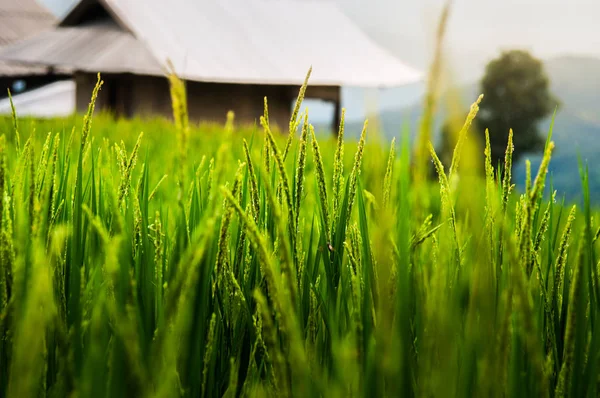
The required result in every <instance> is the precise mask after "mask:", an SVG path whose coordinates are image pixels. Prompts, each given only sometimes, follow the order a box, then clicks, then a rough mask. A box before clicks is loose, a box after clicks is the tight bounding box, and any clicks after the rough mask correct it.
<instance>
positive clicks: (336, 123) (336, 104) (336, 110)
mask: <svg viewBox="0 0 600 398" xmlns="http://www.w3.org/2000/svg"><path fill="white" fill-rule="evenodd" d="M341 117H342V106H341V101H340V100H339V99H337V100H335V101H333V123H332V125H333V126H332V128H333V134H334V135H335V136H336V137H337V136H338V133H339V131H340V118H341Z"/></svg>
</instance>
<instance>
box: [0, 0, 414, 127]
mask: <svg viewBox="0 0 600 398" xmlns="http://www.w3.org/2000/svg"><path fill="white" fill-rule="evenodd" d="M0 60H5V61H12V62H21V63H25V64H27V65H31V66H35V67H46V68H48V67H51V68H67V69H70V70H73V73H74V80H75V83H76V99H75V103H76V108H77V110H78V111H82V110H84V109H85V108H86V107H87V105H88V102H89V97H90V94H91V91H92V89H93V86H94V84H95V82H96V74H97V73H98V72H100V73H101V74H102V79H103V80H104V86H103V88H102V90H101V92H100V95H99V97H98V101H97V108H98V109H108V110H110V111H112V112H114V113H115V114H117V115H119V116H124V117H131V116H137V115H142V116H145V115H156V114H159V115H165V116H170V115H171V100H170V95H169V84H168V80H167V79H166V76H165V72H166V70H167V66H168V65H172V66H173V68H174V70H175V72H176V73H177V74H178V75H179V76H180V77H181V78H182V79H184V80H185V81H186V87H187V93H188V107H189V115H190V118H191V119H192V120H196V121H222V120H224V118H225V117H226V114H227V112H228V111H229V110H232V111H234V112H235V115H236V120H241V121H243V122H255V121H256V120H257V119H258V117H259V116H260V115H261V114H262V111H263V98H264V97H265V96H266V97H268V100H269V116H270V120H271V121H272V122H275V123H276V124H278V125H279V126H281V127H284V126H286V125H287V123H288V121H289V118H290V116H291V110H292V107H293V105H292V104H293V102H294V99H295V98H296V96H297V94H298V89H299V87H300V85H301V84H302V81H303V80H304V77H305V75H306V72H307V70H308V68H309V67H311V66H312V67H313V73H312V75H311V79H310V85H309V89H308V90H307V93H306V97H307V98H314V99H320V100H324V101H329V102H332V103H334V104H335V107H334V109H335V111H334V112H335V113H336V117H335V118H334V120H338V119H339V118H338V117H337V116H339V108H340V101H341V98H340V97H341V94H340V93H341V87H342V86H355V87H370V88H377V87H380V88H384V87H397V86H402V85H405V84H409V83H414V82H416V81H418V80H420V79H421V73H420V72H419V71H417V70H415V69H413V68H411V67H410V66H408V65H406V64H404V63H403V62H402V61H401V60H399V59H397V58H395V57H394V56H392V55H391V54H390V53H388V52H386V50H384V49H383V48H382V47H380V46H378V45H377V44H376V43H375V42H374V41H372V40H371V39H370V38H369V37H367V35H366V34H365V33H364V32H362V31H361V30H360V29H359V28H358V27H357V26H356V25H355V24H354V23H353V22H352V21H351V20H350V19H349V18H348V17H346V16H345V15H344V14H343V13H342V11H341V10H339V9H338V8H337V7H336V5H335V4H333V3H332V2H329V1H315V0H308V1H306V0H302V1H300V0H218V1H217V0H195V1H191V0H170V1H164V0H145V1H143V2H141V1H139V0H82V1H81V2H80V3H79V4H78V5H76V6H75V7H73V9H72V10H71V11H70V12H69V13H68V14H67V15H66V16H65V17H64V18H63V19H62V20H61V21H60V22H59V23H58V25H57V26H56V27H55V28H54V29H53V30H51V31H47V32H43V33H40V34H38V35H36V36H34V37H31V38H29V39H26V40H22V41H20V42H18V43H16V44H14V45H11V46H9V47H8V48H5V49H3V50H2V51H0Z"/></svg>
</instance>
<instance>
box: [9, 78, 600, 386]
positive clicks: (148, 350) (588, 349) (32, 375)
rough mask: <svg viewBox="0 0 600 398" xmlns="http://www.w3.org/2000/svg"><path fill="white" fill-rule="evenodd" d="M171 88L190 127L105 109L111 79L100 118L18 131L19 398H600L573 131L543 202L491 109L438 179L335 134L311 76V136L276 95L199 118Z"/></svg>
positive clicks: (592, 260) (13, 307) (13, 382)
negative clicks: (318, 121) (244, 114)
mask: <svg viewBox="0 0 600 398" xmlns="http://www.w3.org/2000/svg"><path fill="white" fill-rule="evenodd" d="M309 75H310V72H309ZM170 82H171V89H172V91H171V94H172V101H173V107H174V116H175V117H174V118H173V120H172V121H169V120H163V119H158V118H157V119H153V120H145V121H144V120H115V119H113V118H112V117H111V116H110V115H105V114H103V113H102V112H101V111H99V110H95V100H96V98H97V95H98V92H99V91H98V90H100V87H101V79H99V80H98V85H97V86H96V89H95V90H94V91H93V92H92V96H91V101H90V105H89V109H88V112H87V113H86V114H85V115H84V116H83V117H82V115H78V116H77V117H75V116H73V117H69V118H67V119H60V120H59V119H57V120H30V123H28V122H27V121H24V119H19V120H17V119H16V117H15V118H12V117H7V118H1V119H0V128H4V130H3V131H8V132H13V131H15V125H17V126H18V132H19V135H20V136H21V137H23V138H24V142H23V145H22V147H21V148H20V150H19V151H14V150H13V149H11V148H13V146H12V145H13V140H12V135H11V134H7V135H6V136H2V137H0V199H1V200H0V397H8V396H11V397H12V396H19V397H33V396H36V397H40V396H43V397H55V396H86V397H88V396H89V397H106V396H111V397H112V396H139V397H223V396H227V397H234V396H235V397H267V396H268V397H271V396H288V397H324V396H327V397H330V396H331V397H348V396H352V397H362V396H365V397H366V396H406V397H422V396H450V397H463V396H497V397H529V396H547V397H558V396H577V397H580V396H581V397H595V396H597V395H598V391H599V387H600V383H599V379H598V360H599V358H600V355H599V354H600V337H598V333H596V332H597V329H598V327H600V316H599V313H598V300H599V298H600V294H599V293H600V292H599V283H600V280H599V279H598V259H597V253H596V250H597V249H598V235H599V233H598V232H597V231H598V230H600V229H599V228H598V219H599V218H600V213H599V212H598V211H597V209H595V208H594V207H593V206H592V205H591V203H590V202H591V200H590V195H591V194H590V192H589V186H588V183H589V182H588V174H587V168H586V167H584V166H583V164H582V166H581V169H580V173H581V182H582V198H583V200H582V204H574V203H567V202H565V201H564V200H563V201H562V202H558V201H556V198H557V197H559V196H558V195H560V193H559V192H555V191H554V190H553V187H552V183H551V182H550V183H549V182H548V167H549V164H550V162H551V160H552V154H553V149H554V147H553V146H554V144H553V143H552V140H551V137H552V130H550V132H549V134H548V141H547V145H546V149H545V153H544V158H543V161H542V162H541V165H540V167H539V169H538V170H537V174H536V175H535V177H534V178H532V173H531V166H530V164H529V165H528V167H527V176H526V187H525V191H524V192H520V191H519V190H518V189H517V188H516V187H515V185H514V183H515V181H513V176H512V171H511V168H512V166H511V164H512V153H513V146H512V132H510V134H509V139H508V142H507V150H506V156H505V161H504V164H500V165H498V167H496V166H495V165H492V163H491V160H490V159H491V155H490V146H489V139H488V140H486V142H485V143H484V144H485V146H482V147H481V148H479V143H477V142H476V141H475V137H474V135H473V134H469V133H468V132H469V130H470V125H471V124H472V122H473V120H474V118H476V117H477V116H476V111H477V105H478V104H479V101H485V99H482V98H478V99H476V101H475V102H474V104H473V106H472V108H471V112H470V113H469V114H468V115H467V118H466V119H465V123H464V125H463V127H462V129H458V130H459V132H460V134H459V135H458V137H457V140H456V147H455V150H454V158H453V160H452V164H451V165H450V167H449V168H448V169H445V168H444V165H443V164H442V162H441V161H440V159H439V158H438V156H437V154H436V152H435V150H434V149H433V147H432V146H430V147H429V154H428V156H430V159H431V160H432V161H433V164H434V167H435V168H436V171H437V181H433V180H428V179H426V178H423V179H419V178H418V175H416V174H415V169H414V168H413V166H415V167H416V164H417V163H418V162H416V161H417V159H419V157H418V156H417V154H413V153H411V152H412V150H411V149H412V148H411V143H410V131H409V130H408V129H405V130H404V131H402V136H401V137H398V139H393V140H391V142H390V143H387V144H385V145H380V144H379V143H374V142H373V137H374V136H375V135H376V132H373V134H372V133H371V130H368V129H367V127H369V125H368V124H367V123H366V122H365V124H364V127H363V130H362V134H361V137H360V139H358V140H356V141H355V142H353V141H352V140H350V139H348V138H347V134H345V133H344V129H345V127H344V123H345V122H344V120H345V117H346V115H345V112H343V113H342V118H341V120H340V129H339V131H338V136H337V139H331V140H328V139H326V138H323V137H320V136H319V134H318V132H317V131H315V127H314V126H313V124H311V121H310V118H309V114H308V112H306V113H303V114H301V115H300V111H299V107H300V105H299V104H300V103H301V98H302V97H303V95H304V91H305V90H306V86H307V83H305V84H304V85H303V88H302V89H301V91H300V94H299V98H298V101H297V102H296V104H297V106H298V110H297V112H296V113H293V114H292V118H291V120H290V130H293V131H294V132H295V131H296V129H297V128H299V127H300V124H302V126H301V132H300V134H299V136H298V137H296V135H295V133H294V134H291V133H290V134H283V135H279V134H276V133H275V132H274V131H275V130H272V128H271V126H270V124H269V115H268V113H269V110H268V106H267V100H266V99H265V100H264V104H263V105H264V110H263V115H262V117H261V125H262V128H258V129H257V128H255V127H254V126H245V125H243V124H239V123H234V115H233V114H230V116H229V119H228V122H227V123H225V125H222V124H210V123H203V124H199V125H192V124H190V123H189V121H187V109H186V100H185V90H184V86H183V83H182V82H181V81H179V80H177V79H176V78H175V76H174V75H173V76H172V77H171V80H170ZM307 82H308V76H307ZM430 105H431V104H430ZM15 114H16V113H15ZM25 120H26V119H25ZM67 122H68V123H69V124H67ZM92 122H93V123H92ZM430 122H431V120H429V121H423V123H424V124H423V126H424V127H423V128H426V127H427V125H428V123H430ZM64 125H70V126H72V128H71V127H69V129H66V130H65V129H64V128H63V126H64ZM36 131H44V134H43V135H42V134H37V133H36ZM142 131H143V135H142V134H141V132H142ZM367 131H369V134H367ZM74 132H79V133H74ZM165 132H170V133H172V134H173V135H176V136H178V137H179V138H178V139H177V140H172V139H171V137H169V136H168V134H165ZM488 134H489V133H488ZM25 137H27V140H25ZM172 141H173V142H172ZM309 147H310V149H309ZM480 149H481V150H480ZM308 151H310V152H311V154H312V156H311V155H309V154H307V152H308ZM349 151H350V152H351V153H353V154H354V156H353V157H352V158H350V157H347V158H346V157H345V155H344V154H345V153H348V152H349ZM383 153H385V155H384V156H382V154H383ZM192 154H193V156H192ZM428 161H429V160H428ZM477 163H479V166H478V167H479V168H477V167H476V166H475V165H476V164H477ZM480 170H481V171H482V172H481V173H479V171H480ZM171 175H174V176H175V178H169V177H167V176H171ZM423 177H425V176H424V175H423ZM547 188H549V192H550V194H549V195H546V191H547Z"/></svg>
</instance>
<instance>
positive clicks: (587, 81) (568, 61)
mask: <svg viewBox="0 0 600 398" xmlns="http://www.w3.org/2000/svg"><path fill="white" fill-rule="evenodd" d="M545 66H546V71H547V73H548V76H549V77H550V81H551V89H552V91H553V92H554V93H555V94H556V95H557V96H558V98H560V100H561V102H562V107H561V109H560V111H559V112H558V113H557V115H556V120H555V126H554V134H553V139H554V141H555V143H556V146H557V149H556V152H555V156H554V157H553V160H552V163H551V167H550V169H551V172H552V175H553V180H554V186H555V188H556V189H557V190H558V191H559V192H560V193H564V194H565V195H566V197H567V200H575V199H577V198H578V197H579V194H580V188H581V183H580V180H579V174H578V156H579V155H581V158H582V159H583V160H584V161H587V162H588V164H589V165H590V189H591V190H592V191H593V192H596V193H598V194H600V160H598V154H600V59H596V58H591V57H581V56H564V57H558V58H552V59H549V60H546V61H545ZM461 93H462V102H463V104H464V106H465V110H466V109H467V106H468V104H469V103H470V102H472V101H473V100H474V99H476V98H477V96H478V95H479V91H478V85H477V83H472V84H468V85H466V86H464V87H463V88H462V90H461ZM421 110H422V104H421V102H417V103H415V104H413V105H411V106H409V107H406V108H403V109H398V110H395V111H384V112H381V114H380V115H379V118H378V120H377V123H378V125H379V126H381V127H382V130H383V132H384V134H385V135H386V136H387V137H388V138H391V137H393V136H396V137H397V136H398V135H399V132H400V131H401V127H402V125H403V124H404V123H405V122H408V123H409V124H410V125H411V126H413V128H412V129H411V132H413V134H414V133H415V132H416V127H417V126H418V122H419V119H420V117H421ZM442 120H443V109H442V110H441V111H440V112H439V113H438V115H437V116H436V129H435V136H434V140H435V141H436V142H437V140H438V136H439V126H440V124H441V121H442ZM549 126H550V119H547V120H544V121H543V122H542V123H541V130H542V131H543V132H547V131H548V128H549ZM361 127H362V121H356V122H349V123H347V129H348V135H349V136H356V135H358V134H359V133H360V129H361ZM528 158H529V159H530V160H531V162H532V167H533V168H535V167H537V165H538V156H535V155H531V156H528ZM524 171H525V166H524V160H523V161H521V162H520V163H519V164H516V165H515V170H514V174H515V179H516V183H517V185H518V186H519V187H522V186H523V182H524V175H525V172H524ZM597 196H599V199H598V201H599V202H600V195H597Z"/></svg>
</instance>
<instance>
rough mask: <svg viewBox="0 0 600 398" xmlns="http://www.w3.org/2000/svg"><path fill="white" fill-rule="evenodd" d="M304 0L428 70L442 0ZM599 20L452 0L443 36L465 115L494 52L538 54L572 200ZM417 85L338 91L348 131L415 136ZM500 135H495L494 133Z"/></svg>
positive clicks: (322, 116) (595, 178)
mask: <svg viewBox="0 0 600 398" xmlns="http://www.w3.org/2000/svg"><path fill="white" fill-rule="evenodd" d="M5 1H6V0H5ZM9 1H17V0H9ZM37 1H38V2H39V3H40V4H41V5H43V6H44V7H46V8H47V9H48V10H50V12H51V13H52V14H54V16H55V17H56V18H57V19H60V18H62V17H63V16H65V15H67V13H68V12H69V11H70V10H71V9H72V8H73V7H74V6H75V5H76V3H77V0H37ZM190 1H192V0H190ZM273 1H274V2H276V0H273ZM303 1H315V2H319V1H332V2H334V3H336V4H337V5H338V6H339V8H340V9H341V10H342V11H343V13H344V14H346V15H347V16H348V17H349V18H351V20H352V21H353V22H354V23H355V24H356V25H357V26H358V27H359V28H360V29H361V30H362V31H364V32H365V33H366V34H367V35H368V36H369V37H370V38H371V39H373V40H374V41H375V42H376V43H377V44H379V45H380V46H382V47H383V48H385V49H386V50H388V51H389V52H390V53H391V54H393V55H394V56H395V57H397V58H398V59H400V60H401V61H402V62H404V63H405V64H406V65H409V66H411V67H413V68H415V69H416V70H420V71H423V72H424V73H427V71H428V68H429V66H430V63H431V61H432V55H433V48H434V44H435V32H436V29H437V25H438V22H439V16H440V12H441V10H442V8H443V6H444V3H445V2H444V1H441V0H414V1H397V0H303ZM599 18H600V2H598V1H595V0H570V1H566V0H564V1H558V0H503V1H497V0H495V1H492V0H456V1H454V2H453V5H452V10H451V15H450V18H449V20H448V25H447V31H446V35H445V38H444V56H445V58H444V61H445V71H446V73H448V74H449V78H448V79H447V80H448V81H451V83H452V84H453V85H455V86H457V87H458V88H459V93H460V101H461V106H463V107H464V109H465V114H466V112H467V111H468V105H469V104H470V103H472V102H474V101H475V99H476V98H477V96H478V95H479V94H481V93H482V92H483V91H484V88H483V86H482V79H483V78H484V76H485V71H486V66H487V65H488V64H489V63H490V62H491V61H492V60H495V59H498V58H499V57H500V56H501V54H503V51H514V50H523V51H525V52H526V53H527V54H529V55H530V56H531V57H532V58H533V59H536V60H540V62H541V63H542V64H543V73H544V74H545V75H546V76H547V79H548V90H549V92H550V93H551V95H552V96H553V97H555V98H556V99H557V100H558V103H560V106H559V107H558V113H557V118H556V121H555V129H554V140H555V142H556V144H557V149H556V152H555V156H554V157H553V160H552V165H551V173H552V179H553V183H554V186H555V188H557V189H558V190H559V191H560V192H561V193H565V195H566V196H567V198H571V197H577V196H578V195H579V192H580V182H579V176H578V174H577V173H578V162H579V159H580V158H581V159H582V160H584V161H587V162H588V163H589V164H590V185H591V187H590V189H591V191H592V194H600V167H598V166H599V165H598V164H597V162H595V158H596V157H597V154H598V153H600V25H599V24H598V20H599ZM306 26H307V27H309V26H310V23H308V24H307V25H306ZM21 83H22V82H21ZM426 83H427V82H426V80H425V79H423V80H420V81H418V82H414V83H410V84H406V85H403V86H402V87H397V88H389V89H364V88H360V87H350V86H344V87H342V88H341V106H342V107H343V108H345V109H346V125H347V135H348V136H350V137H352V136H357V135H358V134H359V133H360V129H361V127H362V123H363V121H364V119H365V118H367V117H368V118H374V119H376V120H377V126H378V128H380V129H381V131H382V132H383V133H384V134H385V136H386V137H388V138H391V137H392V136H398V135H399V131H400V130H401V127H402V125H403V123H405V122H407V121H408V123H409V124H410V126H411V127H412V131H414V132H416V130H417V129H416V126H417V123H418V120H419V118H420V116H421V114H422V109H423V96H424V93H425V91H426ZM19 84H20V83H19V82H16V83H15V84H13V91H16V92H19V90H20V89H23V90H25V87H21V86H22V84H21V86H20V85H19ZM57 90H58V88H57ZM514 94H515V95H518V94H519V93H517V92H515V93H514ZM546 105H547V106H549V104H546ZM3 106H4V111H6V107H7V105H6V102H5V103H4V105H2V104H1V103H0V111H1V110H2V107H3ZM22 106H25V105H22ZM65 106H67V107H72V106H74V104H71V103H69V104H65ZM305 106H307V107H309V108H310V115H311V120H312V122H313V123H314V124H316V125H320V126H322V127H323V129H325V128H326V127H327V126H330V125H331V124H332V122H334V121H333V120H332V119H333V117H335V115H336V113H335V112H333V111H332V110H333V107H334V106H335V105H334V104H331V103H328V102H324V101H318V100H313V101H310V100H309V101H307V102H306V104H305ZM522 106H525V105H522ZM551 108H552V110H553V109H554V107H551ZM445 117H446V116H445V115H444V112H443V111H442V112H439V113H438V114H437V115H436V123H435V128H434V136H433V139H434V140H435V141H436V145H442V144H443V143H441V135H440V134H441V131H442V127H443V124H444V122H445ZM551 117H552V112H551V111H550V112H542V113H541V114H540V116H539V117H538V118H537V119H535V123H536V126H537V128H538V130H539V134H540V135H541V136H542V137H545V134H546V132H547V131H548V128H549V126H550V121H551ZM505 135H506V134H504V133H503V134H501V136H502V138H505ZM528 145H529V147H528ZM517 149H519V150H520V148H517ZM522 152H523V156H522V157H520V160H519V161H518V162H517V164H516V165H515V174H516V181H517V182H518V184H521V185H522V182H523V179H524V159H525V158H528V159H530V160H531V161H532V168H533V169H534V171H535V168H536V167H537V165H538V162H539V160H540V155H539V150H536V148H535V144H534V143H529V144H524V147H523V151H522Z"/></svg>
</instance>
